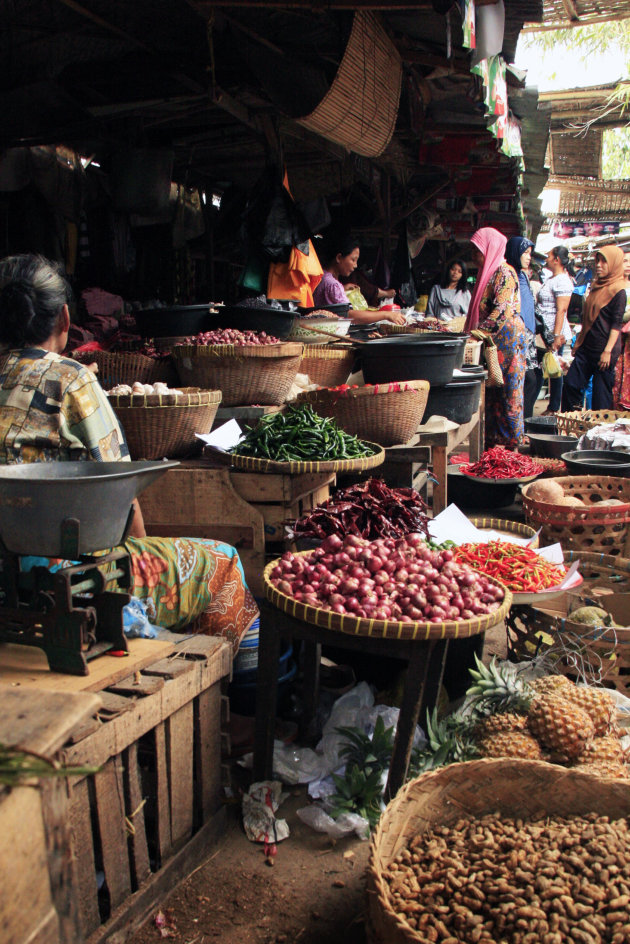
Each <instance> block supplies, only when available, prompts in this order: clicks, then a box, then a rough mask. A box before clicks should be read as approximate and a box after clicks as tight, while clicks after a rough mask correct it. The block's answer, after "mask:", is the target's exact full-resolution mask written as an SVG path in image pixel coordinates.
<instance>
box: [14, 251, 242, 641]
mask: <svg viewBox="0 0 630 944" xmlns="http://www.w3.org/2000/svg"><path fill="white" fill-rule="evenodd" d="M70 299H71V292H70V287H69V285H68V283H67V281H66V279H65V278H64V276H63V274H62V272H61V270H60V269H59V267H57V266H56V265H55V264H54V263H52V262H49V261H48V260H46V259H43V258H42V257H40V256H32V255H24V256H10V257H9V258H7V259H4V260H2V261H1V262H0V344H2V346H3V347H4V351H5V353H4V355H3V357H2V358H0V464H11V463H19V462H50V461H52V460H61V461H64V460H74V461H96V462H118V461H121V462H125V461H127V462H128V461H130V457H129V450H128V448H127V443H126V442H125V437H124V434H123V431H122V429H121V427H120V424H119V422H118V420H117V418H116V415H115V414H114V411H113V410H112V408H111V406H110V404H109V400H108V399H107V396H106V394H105V393H104V391H103V390H102V388H101V386H100V384H99V382H98V380H97V379H96V376H95V375H94V374H93V373H92V371H90V370H89V369H88V368H87V367H85V366H84V365H83V364H79V363H78V361H75V360H73V359H72V358H70V357H65V356H64V354H63V351H64V349H65V347H66V345H67V343H68V330H69V328H70V312H69V309H68V302H69V301H70ZM134 506H135V515H134V517H133V522H132V525H131V530H130V537H128V538H127V540H126V541H125V549H126V550H127V552H128V553H129V555H130V558H131V572H132V576H133V590H132V592H133V594H134V596H136V597H138V598H140V599H141V600H142V601H143V602H144V603H145V605H146V608H147V613H148V616H149V619H150V620H151V622H152V623H154V624H155V625H157V626H160V627H163V628H168V629H174V630H177V629H183V628H185V627H190V626H191V625H192V624H193V623H194V626H195V630H196V631H198V632H203V633H207V634H208V635H218V636H225V637H226V638H228V639H229V640H230V642H231V643H232V645H233V648H234V651H236V650H237V649H238V645H239V642H240V640H241V638H242V636H243V635H244V633H245V632H246V631H247V629H248V628H249V626H250V625H251V624H252V622H253V621H254V619H255V618H256V616H257V615H258V608H257V606H256V603H255V601H254V598H253V597H252V595H251V593H250V592H249V590H248V588H247V586H246V583H245V576H244V574H243V568H242V566H241V562H240V560H239V557H238V554H237V552H236V550H235V549H234V548H233V547H230V546H229V545H227V544H222V543H220V542H218V541H211V540H205V539H193V538H174V539H169V538H154V537H150V538H149V537H146V532H145V529H144V522H143V520H142V515H141V513H140V509H139V507H138V504H137V501H136V502H134ZM33 550H34V552H36V548H33Z"/></svg>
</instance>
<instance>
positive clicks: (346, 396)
mask: <svg viewBox="0 0 630 944" xmlns="http://www.w3.org/2000/svg"><path fill="white" fill-rule="evenodd" d="M429 389H430V384H429V382H428V380H409V381H404V382H402V383H390V384H376V385H375V386H372V385H371V384H368V385H366V386H365V387H357V388H354V387H351V388H350V389H348V390H308V391H306V392H305V393H301V394H300V395H299V396H298V398H297V399H298V402H299V403H309V404H310V405H311V406H312V407H313V409H314V410H315V412H316V413H319V415H320V416H331V417H333V419H335V420H336V421H337V424H338V425H339V426H340V427H341V428H342V429H344V430H345V431H346V432H347V433H350V434H351V435H353V436H358V437H359V439H367V440H369V441H370V442H377V443H380V445H381V446H398V445H400V444H402V443H406V442H409V440H410V439H411V437H412V436H413V435H414V434H415V433H416V432H417V430H418V426H419V425H420V423H421V422H422V417H423V416H424V411H425V409H426V406H427V399H428V396H429Z"/></svg>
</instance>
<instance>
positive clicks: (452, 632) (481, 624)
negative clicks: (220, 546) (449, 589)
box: [263, 549, 513, 642]
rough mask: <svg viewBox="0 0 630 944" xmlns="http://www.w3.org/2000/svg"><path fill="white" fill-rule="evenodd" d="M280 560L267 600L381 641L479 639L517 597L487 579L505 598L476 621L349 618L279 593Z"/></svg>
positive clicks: (266, 581) (267, 583) (266, 576)
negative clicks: (479, 634) (410, 621)
mask: <svg viewBox="0 0 630 944" xmlns="http://www.w3.org/2000/svg"><path fill="white" fill-rule="evenodd" d="M312 553H313V551H312V549H311V550H309V551H297V553H296V555H295V556H296V557H303V556H304V555H306V554H312ZM279 560H280V558H276V559H275V560H273V561H270V563H269V564H267V566H266V567H265V569H264V571H263V585H264V589H265V597H266V598H267V599H268V600H269V601H270V603H273V605H274V606H277V607H278V609H279V610H283V612H285V613H288V614H289V615H290V616H293V617H294V618H295V619H301V620H303V621H304V622H305V623H311V624H312V625H315V626H320V627H321V628H322V629H329V630H332V631H333V632H334V631H337V632H340V633H349V634H351V635H353V636H370V637H372V638H375V637H376V638H381V639H399V640H405V641H409V640H415V641H425V642H426V641H427V640H430V639H459V638H460V637H461V638H465V637H468V636H475V635H477V633H481V632H484V631H485V630H486V629H489V628H490V627H491V626H496V624H497V623H500V622H501V621H502V620H503V619H505V617H506V616H507V614H508V613H509V610H510V607H511V605H512V597H513V594H512V593H511V591H510V590H508V588H507V587H506V586H504V585H503V584H502V583H501V582H500V581H499V580H495V579H494V578H493V577H487V579H488V580H490V581H491V582H492V583H494V584H496V586H498V587H501V589H502V590H503V592H504V594H505V596H504V598H503V602H502V603H501V605H500V606H499V608H498V609H496V610H495V611H494V612H493V613H488V614H487V615H485V616H477V617H475V619H472V620H457V621H453V620H446V621H444V622H442V623H437V622H412V623H402V622H400V621H399V620H377V619H365V618H363V617H358V616H346V615H343V614H340V613H333V612H332V611H331V610H324V609H322V608H321V607H316V606H310V605H309V604H308V603H301V602H299V601H298V600H294V599H293V597H290V596H287V594H285V593H282V592H281V591H280V590H277V589H276V588H275V587H274V586H273V585H272V583H271V580H270V574H271V571H272V570H273V568H274V567H276V566H277V564H278V561H279Z"/></svg>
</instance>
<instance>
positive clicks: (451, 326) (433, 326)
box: [378, 318, 466, 334]
mask: <svg viewBox="0 0 630 944" xmlns="http://www.w3.org/2000/svg"><path fill="white" fill-rule="evenodd" d="M465 324H466V319H465V318H453V320H452V321H448V322H444V321H438V320H437V319H434V320H431V319H425V320H424V321H420V322H418V323H416V324H410V325H395V324H384V325H379V329H378V330H379V331H380V333H381V334H425V333H426V332H427V331H430V332H432V333H433V334H434V333H435V332H436V331H439V332H440V334H448V333H449V332H451V333H453V332H454V333H455V334H460V333H461V332H462V331H463V330H464V325H465Z"/></svg>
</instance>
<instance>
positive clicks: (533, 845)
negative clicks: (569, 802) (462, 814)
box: [383, 813, 630, 944]
mask: <svg viewBox="0 0 630 944" xmlns="http://www.w3.org/2000/svg"><path fill="white" fill-rule="evenodd" d="M383 874H384V877H385V880H386V881H387V883H388V886H389V895H390V904H391V905H392V907H393V909H394V911H395V912H396V914H397V916H398V917H399V918H401V919H402V920H403V921H406V922H407V923H408V924H409V925H410V926H411V927H412V928H414V929H415V930H416V932H417V935H418V940H419V941H427V942H438V944H460V942H471V944H495V942H497V941H500V942H505V944H565V942H568V944H598V942H612V944H627V942H628V941H630V829H629V826H628V821H627V819H617V820H613V819H611V818H609V817H608V816H598V815H597V814H595V813H589V814H587V815H586V816H575V817H567V818H564V817H547V816H545V817H544V818H541V819H538V820H532V821H528V820H521V819H518V820H514V819H510V818H508V817H502V816H501V815H500V814H498V813H493V814H489V815H487V816H484V817H482V818H479V819H474V818H472V819H461V820H459V821H458V822H456V823H455V824H454V825H452V826H435V827H434V828H433V829H431V830H429V831H427V832H425V833H423V834H421V835H418V836H415V837H414V838H413V839H412V841H411V843H410V845H409V847H408V848H406V849H403V850H402V851H401V852H399V854H398V855H397V856H396V858H395V859H394V861H393V862H392V863H391V864H390V866H389V867H388V868H387V869H386V870H384V873H383Z"/></svg>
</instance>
